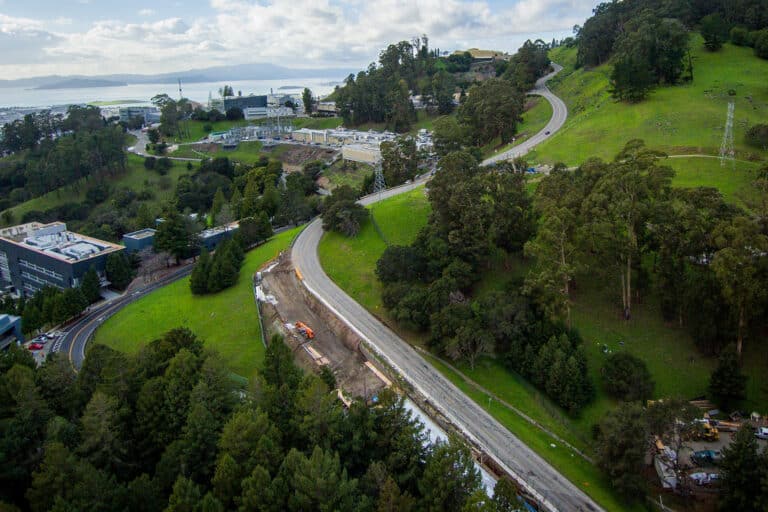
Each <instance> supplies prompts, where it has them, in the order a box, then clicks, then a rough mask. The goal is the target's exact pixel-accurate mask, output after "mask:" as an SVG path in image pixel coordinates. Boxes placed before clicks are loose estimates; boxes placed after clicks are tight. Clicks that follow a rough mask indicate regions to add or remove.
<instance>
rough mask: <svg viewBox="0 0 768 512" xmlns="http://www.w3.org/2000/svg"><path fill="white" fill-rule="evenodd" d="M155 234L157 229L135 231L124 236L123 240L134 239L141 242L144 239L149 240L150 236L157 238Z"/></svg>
mask: <svg viewBox="0 0 768 512" xmlns="http://www.w3.org/2000/svg"><path fill="white" fill-rule="evenodd" d="M155 233H157V230H156V229H152V228H144V229H140V230H138V231H134V232H132V233H126V234H124V235H123V238H133V239H136V240H141V239H143V238H149V237H150V236H155Z"/></svg>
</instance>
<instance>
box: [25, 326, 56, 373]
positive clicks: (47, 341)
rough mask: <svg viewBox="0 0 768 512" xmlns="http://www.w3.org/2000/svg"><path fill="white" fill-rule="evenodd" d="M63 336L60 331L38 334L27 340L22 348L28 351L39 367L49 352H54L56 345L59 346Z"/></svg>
mask: <svg viewBox="0 0 768 512" xmlns="http://www.w3.org/2000/svg"><path fill="white" fill-rule="evenodd" d="M63 335H64V333H63V332H62V331H51V332H47V333H43V334H38V335H37V336H35V337H34V338H31V339H29V340H27V341H26V342H25V343H24V345H23V346H24V348H26V349H27V350H29V351H30V353H31V354H32V357H34V358H35V362H36V363H37V364H38V365H40V364H43V362H44V361H45V358H46V357H48V354H49V353H50V352H55V351H56V349H57V348H58V347H57V344H61V337H62V336H63Z"/></svg>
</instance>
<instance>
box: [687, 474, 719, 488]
mask: <svg viewBox="0 0 768 512" xmlns="http://www.w3.org/2000/svg"><path fill="white" fill-rule="evenodd" d="M688 478H690V479H691V480H693V481H694V482H695V483H696V485H707V486H709V485H714V484H716V483H718V482H719V481H720V475H719V474H717V473H703V472H702V473H691V474H690V475H688Z"/></svg>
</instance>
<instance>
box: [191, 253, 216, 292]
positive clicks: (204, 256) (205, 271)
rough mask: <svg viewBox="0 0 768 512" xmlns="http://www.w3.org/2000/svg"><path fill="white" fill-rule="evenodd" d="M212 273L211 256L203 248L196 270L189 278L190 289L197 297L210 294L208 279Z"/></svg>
mask: <svg viewBox="0 0 768 512" xmlns="http://www.w3.org/2000/svg"><path fill="white" fill-rule="evenodd" d="M210 272H211V256H210V254H209V253H208V250H207V249H205V248H203V249H202V251H201V252H200V258H199V259H198V260H197V263H196V264H195V268H194V269H193V270H192V275H191V276H190V277H189V289H190V290H191V291H192V293H193V294H195V295H203V294H206V293H208V278H209V274H210Z"/></svg>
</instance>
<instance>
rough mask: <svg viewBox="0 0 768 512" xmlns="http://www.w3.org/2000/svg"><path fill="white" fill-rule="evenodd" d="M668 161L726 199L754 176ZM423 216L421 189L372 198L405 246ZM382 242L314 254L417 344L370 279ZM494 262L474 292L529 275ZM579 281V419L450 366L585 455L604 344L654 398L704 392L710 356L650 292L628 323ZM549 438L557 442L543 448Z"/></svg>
mask: <svg viewBox="0 0 768 512" xmlns="http://www.w3.org/2000/svg"><path fill="white" fill-rule="evenodd" d="M669 164H670V166H672V167H673V168H675V169H676V171H677V176H676V177H675V179H674V185H675V186H681V187H685V186H713V187H717V188H720V189H721V190H722V191H723V193H724V195H725V196H726V197H727V198H728V200H730V201H733V202H739V196H740V194H741V192H742V191H743V190H744V189H745V188H746V186H747V184H748V183H749V181H750V180H751V179H752V177H753V176H754V169H755V167H756V165H755V164H749V163H743V162H737V166H736V169H735V170H734V169H732V168H730V167H726V168H721V167H720V164H719V161H718V160H710V159H705V158H681V159H670V160H669ZM419 190H420V189H419ZM419 203H422V204H421V205H420V204H419ZM428 212H429V205H428V202H427V201H426V199H425V197H424V196H423V194H415V193H413V192H412V193H411V194H409V195H408V196H407V198H404V197H395V198H391V199H388V200H385V201H383V202H381V203H378V204H377V205H375V210H374V217H375V218H376V219H377V222H378V224H379V226H381V229H382V231H383V234H384V236H385V237H387V238H389V239H390V242H391V243H398V244H403V243H408V242H410V241H412V240H413V239H414V238H415V236H416V233H417V232H418V228H419V227H421V226H423V225H424V224H425V222H426V218H427V216H428ZM385 248H386V243H385V241H384V239H383V238H382V236H381V235H379V233H378V232H377V231H376V229H375V228H374V226H373V225H371V224H370V223H368V224H366V226H365V227H364V229H363V230H362V231H361V233H360V235H359V236H358V237H357V238H355V239H348V238H344V237H341V236H338V235H335V234H326V236H324V238H323V240H322V241H321V244H320V249H319V253H320V259H321V262H322V264H323V267H324V268H325V270H326V272H328V275H329V276H331V278H332V279H333V280H334V281H335V282H336V283H337V284H338V285H339V286H341V288H343V289H344V290H345V291H347V293H349V294H350V295H351V296H352V297H354V298H355V299H356V300H357V301H358V302H360V303H361V304H362V305H363V306H365V307H366V308H367V309H368V310H369V311H371V312H372V313H374V314H375V315H376V316H378V317H379V318H381V319H382V320H383V321H385V322H386V323H387V324H388V325H390V326H391V327H392V328H394V329H395V330H396V331H398V332H400V334H401V335H402V336H403V337H404V338H405V339H408V340H409V341H410V342H411V343H414V344H417V345H422V344H423V341H424V336H423V335H422V336H418V335H415V334H414V333H409V332H404V331H403V330H402V329H400V328H398V326H397V325H396V324H395V323H394V322H392V321H391V320H390V319H389V318H388V317H387V314H386V310H385V309H384V308H383V306H382V304H381V284H380V283H379V282H378V280H377V279H376V276H375V273H374V269H375V265H376V261H377V259H378V257H379V256H380V254H381V253H382V252H383V251H384V249H385ZM493 266H494V268H495V269H496V270H492V271H490V272H487V273H485V275H484V276H483V278H482V279H481V281H480V282H479V283H478V285H477V286H476V289H475V295H482V294H485V293H488V292H490V291H493V290H501V289H504V286H505V284H506V283H508V282H510V281H511V280H514V279H519V278H520V277H522V276H524V275H525V272H526V263H524V262H521V261H519V260H518V259H515V258H510V259H508V260H506V261H499V262H496V263H495V264H494V265H493ZM581 284H582V286H581V288H580V289H579V291H578V293H577V294H576V295H575V297H574V306H573V313H572V314H573V322H574V326H575V327H576V328H577V329H578V330H579V331H580V332H581V334H582V336H583V338H584V340H585V346H584V348H585V353H586V355H587V358H588V361H589V368H590V374H591V378H592V381H593V383H594V384H595V385H596V387H597V395H596V398H595V400H594V401H593V402H592V403H591V404H590V405H589V406H588V407H587V408H585V409H584V410H583V411H582V413H581V415H580V416H579V417H578V418H571V417H568V416H567V415H566V414H565V413H564V412H563V411H562V410H561V409H560V408H558V407H557V406H556V405H555V404H553V403H552V402H551V401H550V400H549V399H548V398H547V397H545V396H544V395H543V394H542V393H540V392H539V391H538V390H536V389H535V388H533V387H532V386H531V385H530V384H528V383H527V382H526V381H525V380H524V379H522V378H521V377H519V376H518V375H516V374H515V373H513V372H510V371H509V370H507V369H506V368H505V367H504V366H503V365H502V364H501V363H500V362H499V361H498V360H495V359H493V358H490V357H486V358H481V359H480V360H479V361H478V363H477V365H476V367H475V368H470V367H469V366H468V365H466V364H463V363H458V364H456V365H455V368H456V369H457V370H458V371H460V372H461V373H462V374H463V376H465V377H467V378H469V379H471V380H472V381H474V382H475V383H477V384H478V385H480V386H482V387H483V388H485V389H486V390H488V391H489V392H490V393H492V394H493V395H494V396H496V397H498V398H500V399H501V400H503V401H505V402H508V403H510V404H512V405H513V406H515V407H517V408H518V409H520V410H521V411H523V412H524V413H525V414H527V415H528V416H530V417H531V418H532V419H534V420H535V421H537V422H539V423H541V424H543V425H545V426H546V427H547V428H548V429H549V430H550V431H552V432H553V433H555V434H556V435H558V436H560V437H562V438H563V439H565V440H566V441H568V442H569V443H571V444H572V445H574V446H576V447H577V448H579V449H582V450H584V451H586V452H587V453H589V452H590V444H591V430H592V425H593V424H594V423H596V422H598V421H599V420H600V418H601V417H602V416H603V415H604V414H605V413H606V412H607V411H609V410H610V409H611V408H613V407H614V405H615V404H614V402H613V401H612V400H610V399H609V398H608V397H607V396H606V395H605V393H604V392H603V390H602V389H601V387H600V375H599V369H600V367H601V366H602V365H603V362H604V360H605V358H606V357H607V355H606V354H604V353H603V350H602V346H603V344H605V345H607V346H608V348H609V350H611V351H613V352H615V351H619V350H626V351H628V352H630V353H632V354H634V355H636V356H638V357H640V358H641V359H643V360H644V361H645V362H646V364H647V365H648V369H649V371H650V372H651V375H652V376H653V378H654V380H655V381H656V393H655V394H656V396H657V397H664V396H678V397H682V398H687V399H690V398H693V397H696V396H699V395H704V394H706V390H707V384H708V381H709V375H710V373H711V371H712V369H713V368H714V367H715V365H716V361H715V359H714V358H706V357H703V356H701V355H700V353H699V352H698V351H697V350H696V348H695V346H694V344H693V341H692V340H691V338H690V336H689V335H688V333H687V332H686V331H685V330H684V329H680V328H675V327H673V326H669V325H667V324H665V323H664V322H663V321H662V319H661V315H660V313H659V311H658V308H657V306H656V304H657V302H658V301H657V298H655V297H652V296H651V297H647V298H646V301H645V303H643V304H636V305H635V306H634V308H633V318H632V320H631V321H629V322H626V321H624V320H622V318H621V316H620V314H619V312H618V309H617V307H616V302H615V301H614V300H612V297H611V296H610V294H609V292H610V290H608V291H606V290H605V289H604V288H600V287H597V286H589V285H587V284H585V283H581ZM754 345H755V344H752V346H748V347H746V351H747V352H746V355H745V358H744V360H745V366H744V370H745V373H746V374H747V375H749V376H750V379H749V383H748V389H747V393H748V399H747V401H746V403H745V406H746V407H747V409H749V410H764V409H765V408H766V407H768V386H766V383H765V379H763V378H762V376H763V375H765V372H766V368H768V361H767V360H766V355H765V354H761V353H760V351H759V350H758V349H757V348H756V347H755V346H754ZM430 359H431V360H432V362H433V363H434V364H435V367H436V368H438V369H439V370H440V371H441V372H442V373H443V374H444V375H445V376H446V377H448V378H449V379H451V380H452V381H453V382H454V383H455V384H456V385H457V386H459V387H460V388H461V389H462V390H464V391H465V392H467V393H468V394H469V395H470V396H471V397H472V398H473V399H474V400H475V401H477V403H478V404H480V405H482V406H483V407H485V408H486V409H487V410H488V411H489V412H490V413H491V414H492V415H493V416H494V417H495V418H496V419H498V420H499V421H501V422H502V423H503V424H504V425H505V426H506V427H507V428H509V429H510V431H512V432H513V433H515V434H516V435H518V436H519V437H520V438H521V439H522V440H523V441H524V442H526V443H527V444H529V445H530V446H531V447H533V448H534V449H536V450H537V452H538V453H540V454H541V455H542V456H543V457H544V458H546V459H547V460H548V461H549V462H550V463H552V464H553V465H554V466H555V467H557V468H558V469H559V470H560V471H562V472H563V474H565V475H566V476H568V478H569V479H570V480H571V481H573V482H574V483H576V484H577V485H579V486H581V487H582V488H583V489H584V490H585V491H586V492H588V493H589V494H590V495H591V496H592V497H593V498H594V499H595V500H597V501H598V502H599V503H600V504H601V505H603V506H604V507H605V508H607V509H608V510H625V509H626V508H625V507H623V506H622V505H620V502H619V501H617V499H616V497H615V496H614V495H613V493H612V492H611V490H610V487H609V485H608V483H607V482H606V481H605V480H604V479H603V477H602V476H601V474H600V472H599V471H597V470H596V468H594V467H593V466H591V465H590V464H588V463H586V462H585V461H584V460H583V459H580V458H578V456H574V457H571V452H570V451H569V450H568V449H566V448H565V447H562V446H559V445H558V443H557V442H556V441H553V440H552V438H551V437H549V436H548V435H547V434H545V433H544V432H542V431H541V430H539V429H538V428H536V427H534V426H533V425H531V424H530V423H527V422H526V421H525V420H524V419H523V418H522V417H521V416H519V415H518V414H517V413H515V412H514V411H512V410H510V409H507V408H505V407H504V406H503V405H502V404H500V403H498V402H497V401H495V400H491V402H490V404H489V395H488V394H486V393H485V392H483V391H481V390H479V389H478V388H476V387H474V386H472V385H471V384H469V383H467V382H466V381H465V380H464V379H463V378H462V376H460V375H459V374H457V373H456V372H455V371H454V370H452V369H450V368H448V367H447V366H445V365H443V364H442V363H440V362H439V361H437V360H436V359H435V358H430ZM552 442H554V444H556V446H557V447H556V448H552V447H551V446H550V443H552Z"/></svg>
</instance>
